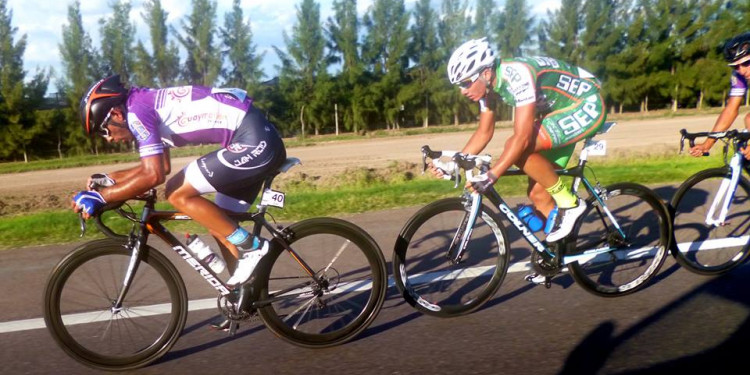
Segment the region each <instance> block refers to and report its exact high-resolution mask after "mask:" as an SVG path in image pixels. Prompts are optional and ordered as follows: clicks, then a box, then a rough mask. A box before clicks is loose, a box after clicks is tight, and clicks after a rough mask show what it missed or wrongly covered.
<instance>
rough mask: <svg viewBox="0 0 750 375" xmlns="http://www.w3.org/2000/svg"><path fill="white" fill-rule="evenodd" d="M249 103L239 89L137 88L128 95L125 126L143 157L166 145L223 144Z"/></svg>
mask: <svg viewBox="0 0 750 375" xmlns="http://www.w3.org/2000/svg"><path fill="white" fill-rule="evenodd" d="M252 102H253V100H252V98H250V97H249V96H247V93H246V92H245V91H243V90H240V89H223V88H221V89H220V88H211V87H203V86H181V87H169V88H164V89H151V88H139V87H136V88H132V89H131V90H130V93H129V95H128V104H127V105H128V126H129V127H130V131H131V132H132V133H133V135H134V136H135V139H136V141H137V142H138V152H139V153H140V156H141V157H142V158H143V157H147V156H152V155H158V154H162V153H164V147H165V146H167V147H180V146H184V145H188V144H217V143H218V144H221V145H222V146H223V147H226V146H228V145H229V144H230V143H231V142H230V141H231V139H232V136H233V135H234V133H235V131H236V130H237V128H238V127H239V126H240V124H241V123H242V119H243V118H244V117H245V113H246V112H247V110H248V109H249V108H250V106H251V105H252Z"/></svg>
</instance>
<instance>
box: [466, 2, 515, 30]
mask: <svg viewBox="0 0 750 375" xmlns="http://www.w3.org/2000/svg"><path fill="white" fill-rule="evenodd" d="M495 6H496V4H495V0H477V1H476V11H475V12H474V14H475V15H474V26H473V27H472V31H471V33H470V36H471V38H472V39H477V38H482V37H487V38H489V39H490V40H495V35H496V34H497V20H496V18H497V9H496V8H495ZM506 7H507V1H506Z"/></svg>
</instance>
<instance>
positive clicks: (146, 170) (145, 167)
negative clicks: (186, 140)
mask: <svg viewBox="0 0 750 375" xmlns="http://www.w3.org/2000/svg"><path fill="white" fill-rule="evenodd" d="M169 166H170V163H169V154H168V153H164V154H159V155H152V156H147V157H144V158H141V164H140V165H138V166H136V167H134V168H131V169H127V170H124V171H118V172H115V173H113V174H112V175H110V177H112V179H114V180H115V182H116V184H115V185H113V186H110V187H107V188H104V189H102V190H100V191H99V193H100V194H101V195H102V197H103V198H104V200H106V201H107V202H118V201H123V200H126V199H129V198H132V197H135V196H137V195H140V194H143V193H145V192H146V191H148V189H151V188H153V187H155V186H157V185H159V184H162V183H163V182H164V180H165V179H166V174H167V168H169Z"/></svg>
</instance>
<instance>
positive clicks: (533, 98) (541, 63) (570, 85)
mask: <svg viewBox="0 0 750 375" xmlns="http://www.w3.org/2000/svg"><path fill="white" fill-rule="evenodd" d="M497 78H498V84H497V86H496V87H495V91H496V92H497V93H498V94H499V95H500V97H502V98H503V101H504V102H506V103H507V104H509V105H511V106H514V107H519V106H522V105H526V104H530V103H536V107H537V114H539V115H545V114H548V113H550V112H553V111H555V110H559V109H564V108H567V107H568V106H570V105H571V104H573V103H577V102H579V101H581V100H582V99H584V98H586V97H588V96H590V95H591V94H594V93H598V92H599V89H600V87H601V84H600V83H599V80H597V79H596V78H595V77H594V75H593V74H591V73H589V72H588V71H586V70H584V69H582V68H579V67H577V66H572V65H570V64H568V63H565V62H562V61H559V60H556V59H553V58H550V57H518V58H512V59H503V60H500V63H499V64H498V66H497Z"/></svg>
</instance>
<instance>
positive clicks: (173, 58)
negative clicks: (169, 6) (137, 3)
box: [136, 0, 180, 86]
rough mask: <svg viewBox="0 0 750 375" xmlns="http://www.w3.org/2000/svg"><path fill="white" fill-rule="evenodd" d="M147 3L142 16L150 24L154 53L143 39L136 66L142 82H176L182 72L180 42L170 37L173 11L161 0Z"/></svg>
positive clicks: (147, 83)
mask: <svg viewBox="0 0 750 375" xmlns="http://www.w3.org/2000/svg"><path fill="white" fill-rule="evenodd" d="M143 7H144V10H145V12H144V13H141V17H143V20H144V22H145V23H146V25H147V26H148V30H149V35H150V37H151V51H152V53H151V54H149V53H148V51H147V50H146V48H145V47H144V46H142V45H141V44H140V43H139V47H137V49H136V55H137V57H136V61H138V63H137V67H136V70H138V71H139V74H137V75H140V76H141V78H139V79H142V81H138V83H139V84H142V85H146V86H151V85H159V86H173V85H175V84H176V83H177V77H178V76H179V73H180V70H179V63H180V56H179V50H178V48H177V45H176V44H175V42H174V41H171V40H170V39H169V28H168V27H167V16H168V15H169V14H168V13H167V12H166V11H164V8H162V6H161V0H149V1H147V2H146V3H145V4H144V5H143Z"/></svg>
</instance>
